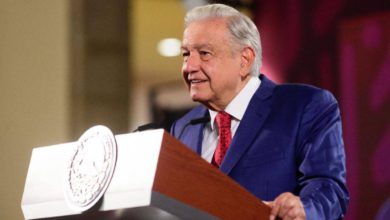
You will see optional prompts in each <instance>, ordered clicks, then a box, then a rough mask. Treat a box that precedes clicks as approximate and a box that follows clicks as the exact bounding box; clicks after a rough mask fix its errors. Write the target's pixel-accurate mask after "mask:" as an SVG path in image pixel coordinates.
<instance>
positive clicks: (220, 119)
mask: <svg viewBox="0 0 390 220" xmlns="http://www.w3.org/2000/svg"><path fill="white" fill-rule="evenodd" d="M231 120H232V118H231V116H230V115H229V114H228V113H226V112H224V111H222V112H218V114H217V117H216V118H215V121H216V122H217V125H218V128H220V129H221V128H229V129H230V122H231Z"/></svg>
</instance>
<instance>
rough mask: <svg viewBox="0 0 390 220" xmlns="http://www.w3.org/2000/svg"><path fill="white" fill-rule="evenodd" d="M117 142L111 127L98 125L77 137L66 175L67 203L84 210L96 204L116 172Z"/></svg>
mask: <svg viewBox="0 0 390 220" xmlns="http://www.w3.org/2000/svg"><path fill="white" fill-rule="evenodd" d="M116 159H117V144H116V141H115V137H114V135H113V133H112V132H111V130H110V129H108V128H107V127H105V126H102V125H97V126H94V127H92V128H90V129H88V130H87V131H86V132H85V133H84V134H83V135H82V136H81V137H80V139H79V140H78V142H77V147H76V150H75V152H74V154H73V155H72V157H71V160H70V163H69V166H68V167H67V170H66V177H65V190H64V192H65V199H66V202H67V204H68V206H69V207H70V208H71V209H72V210H74V211H78V212H83V211H86V210H88V209H90V208H91V207H92V206H94V205H95V204H96V203H97V202H98V201H99V199H100V198H101V197H102V196H103V195H104V193H105V192H106V190H107V188H108V185H109V184H110V182H111V179H112V176H113V174H114V170H115V165H116Z"/></svg>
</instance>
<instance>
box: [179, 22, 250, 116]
mask: <svg viewBox="0 0 390 220" xmlns="http://www.w3.org/2000/svg"><path fill="white" fill-rule="evenodd" d="M239 48H240V47H239V46H238V45H237V43H234V42H233V41H232V39H231V37H230V33H229V30H228V29H227V27H226V23H225V20H224V19H221V18H218V19H212V20H203V21H196V22H193V23H191V24H190V25H189V26H188V27H187V28H186V29H185V30H184V36H183V59H184V60H183V67H182V74H183V78H184V81H185V82H186V84H187V86H188V89H189V91H190V95H191V98H192V100H194V101H198V102H201V103H203V104H205V105H206V106H208V107H209V108H211V109H214V110H223V109H224V108H225V107H226V105H227V104H228V103H229V102H230V101H231V100H232V99H233V98H234V97H235V96H236V95H237V93H238V92H239V91H240V90H241V89H242V88H243V86H244V85H245V83H246V81H247V80H246V78H249V77H246V74H244V75H243V68H242V57H241V52H240V49H239Z"/></svg>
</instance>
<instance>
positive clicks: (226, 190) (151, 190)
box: [22, 129, 270, 220]
mask: <svg viewBox="0 0 390 220" xmlns="http://www.w3.org/2000/svg"><path fill="white" fill-rule="evenodd" d="M115 139H116V142H117V146H118V152H117V155H118V156H117V162H116V168H115V172H114V174H113V177H112V180H111V182H110V184H109V186H108V188H107V191H106V192H105V194H104V196H103V198H102V199H101V200H100V201H99V202H98V203H97V204H96V205H95V206H94V207H92V208H91V209H90V210H88V211H86V212H83V213H80V212H76V211H73V210H72V209H70V208H69V207H68V205H67V203H66V201H65V198H64V190H63V185H64V184H63V182H64V179H65V177H64V175H65V170H66V166H67V163H68V161H69V160H70V157H71V155H72V152H74V151H75V146H76V142H71V143H65V144H59V145H53V146H48V147H39V148H34V150H33V152H32V156H31V161H30V166H29V170H28V174H27V178H26V184H25V189H24V193H23V198H22V210H23V214H24V217H25V218H26V219H76V220H77V219H269V213H270V209H269V208H268V207H267V206H266V205H265V204H264V203H262V202H261V201H260V200H259V199H258V198H256V197H255V196H254V195H252V194H250V193H249V192H248V191H246V190H245V189H244V188H242V187H241V186H240V185H238V184H237V183H236V182H234V181H233V180H232V179H230V178H229V177H228V176H226V175H225V174H223V173H222V172H220V171H219V170H218V169H216V168H215V167H213V166H212V165H210V164H209V163H208V162H206V161H205V160H203V159H202V158H201V157H199V156H198V155H197V154H195V153H194V152H192V151H191V150H189V149H188V148H187V147H185V146H184V145H183V144H182V143H181V142H179V141H178V140H176V139H175V138H174V137H172V136H171V135H170V134H168V133H166V132H165V131H164V130H162V129H158V130H151V131H144V132H138V133H130V134H124V135H116V136H115Z"/></svg>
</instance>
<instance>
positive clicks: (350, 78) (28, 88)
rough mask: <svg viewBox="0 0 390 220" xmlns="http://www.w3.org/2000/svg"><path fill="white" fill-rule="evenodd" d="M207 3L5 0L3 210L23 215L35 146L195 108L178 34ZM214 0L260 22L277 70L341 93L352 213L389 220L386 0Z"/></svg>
mask: <svg viewBox="0 0 390 220" xmlns="http://www.w3.org/2000/svg"><path fill="white" fill-rule="evenodd" d="M207 2H208V1H207V0H204V1H200V0H194V1H192V0H117V1H92V0H55V1H53V0H34V1H27V0H0V175H1V176H0V219H23V214H22V211H21V208H20V203H21V198H22V193H23V188H24V181H25V178H26V175H27V169H28V165H29V160H30V157H31V151H32V149H33V148H34V147H38V146H47V145H53V144H58V143H62V142H71V141H75V140H77V139H78V138H79V136H80V135H81V134H82V133H83V132H84V131H85V130H86V129H87V128H89V127H91V126H93V125H96V124H104V125H106V126H108V127H110V128H111V129H112V130H113V132H114V133H115V134H122V133H128V132H131V131H132V130H134V129H135V128H137V127H138V126H139V125H142V124H146V123H149V122H157V123H159V124H160V125H161V126H162V127H165V128H168V127H169V125H170V123H171V122H172V121H173V120H174V119H176V118H178V117H179V116H180V115H182V114H183V113H184V112H185V111H187V110H188V109H189V108H191V107H192V106H194V105H195V104H194V103H192V102H191V101H190V100H189V98H188V95H187V91H186V89H185V88H184V84H183V83H182V80H181V73H180V68H181V62H182V59H181V56H180V50H179V51H176V49H177V46H180V44H177V40H175V39H178V40H179V41H180V40H181V37H182V31H183V16H184V14H185V12H186V10H188V9H189V8H191V7H193V6H195V5H200V4H205V3H207ZM213 2H215V1H213ZM218 2H221V3H226V4H230V5H232V6H234V7H236V8H237V9H239V10H241V11H243V12H244V13H246V14H247V15H248V16H250V17H251V18H252V19H253V20H254V21H255V23H256V25H257V26H258V27H259V30H260V35H261V38H262V45H263V57H264V59H263V62H264V66H263V68H262V72H263V73H264V74H266V75H267V76H268V77H269V78H271V79H273V80H274V81H276V82H279V83H282V82H295V83H309V84H313V85H316V86H319V87H322V88H325V89H328V90H330V91H331V92H333V93H334V94H335V96H336V97H337V99H338V100H339V104H340V107H341V111H342V117H343V123H344V141H345V145H346V152H347V168H348V185H349V189H350V192H351V202H350V206H349V210H348V214H347V218H346V219H348V220H353V219H382V218H381V216H384V215H385V214H384V213H385V212H386V210H387V212H390V211H388V210H389V209H390V162H389V161H390V123H389V122H390V0H360V1H356V0H317V1H312V0H257V1H256V0H241V1H239V0H236V1H234V0H231V1H218ZM175 48H176V49H175ZM176 52H178V54H177V53H176ZM48 178H49V177H48Z"/></svg>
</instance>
